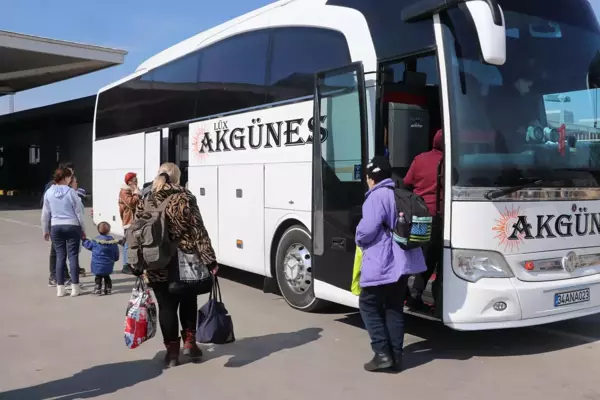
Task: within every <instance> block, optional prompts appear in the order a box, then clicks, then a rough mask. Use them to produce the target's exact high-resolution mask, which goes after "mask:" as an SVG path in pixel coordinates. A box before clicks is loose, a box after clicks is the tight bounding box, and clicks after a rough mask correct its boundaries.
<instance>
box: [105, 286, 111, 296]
mask: <svg viewBox="0 0 600 400" xmlns="http://www.w3.org/2000/svg"><path fill="white" fill-rule="evenodd" d="M111 293H112V288H109V287H107V288H104V294H105V295H109V294H111Z"/></svg>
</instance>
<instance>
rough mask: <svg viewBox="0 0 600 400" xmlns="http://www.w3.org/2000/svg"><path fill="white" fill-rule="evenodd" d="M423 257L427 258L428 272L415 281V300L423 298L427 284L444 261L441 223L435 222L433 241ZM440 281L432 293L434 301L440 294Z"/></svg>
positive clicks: (413, 287)
mask: <svg viewBox="0 0 600 400" xmlns="http://www.w3.org/2000/svg"><path fill="white" fill-rule="evenodd" d="M423 255H424V256H425V264H427V270H426V271H425V272H422V273H420V274H418V275H415V281H414V282H413V286H412V290H411V294H412V296H413V297H414V298H419V299H420V298H421V297H422V296H423V292H424V291H425V289H426V288H427V283H428V282H429V279H431V275H433V273H434V272H435V270H436V268H437V266H438V264H439V263H440V261H441V259H442V232H441V223H439V222H436V220H434V223H433V229H432V235H431V241H430V242H429V244H428V245H427V247H426V248H424V249H423ZM439 282H441V280H440V279H437V278H436V280H435V281H434V282H433V287H432V292H433V295H434V299H435V297H436V296H437V293H438V286H439Z"/></svg>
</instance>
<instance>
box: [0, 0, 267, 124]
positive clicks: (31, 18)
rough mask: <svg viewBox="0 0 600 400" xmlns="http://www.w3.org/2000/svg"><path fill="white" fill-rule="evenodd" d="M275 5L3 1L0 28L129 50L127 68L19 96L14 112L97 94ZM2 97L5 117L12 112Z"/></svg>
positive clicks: (187, 0) (204, 0)
mask: <svg viewBox="0 0 600 400" xmlns="http://www.w3.org/2000/svg"><path fill="white" fill-rule="evenodd" d="M271 2H272V0H224V1H216V2H215V1H208V0H145V1H143V2H141V1H131V0H103V1H90V0H54V1H49V0H14V1H2V6H1V9H2V11H1V12H0V29H2V30H6V31H13V32H19V33H26V34H30V35H36V36H46V37H50V38H53V39H61V40H69V41H75V42H82V43H88V44H95V45H99V46H107V47H114V48H118V49H122V50H126V51H128V52H129V54H128V55H127V56H126V57H125V64H123V65H121V66H118V67H114V68H109V69H107V70H104V71H99V72H96V73H93V74H90V75H87V76H82V77H79V78H75V79H71V80H68V81H64V82H59V83H56V84H53V85H48V86H45V87H41V88H37V89H32V90H29V91H25V92H21V93H18V94H17V95H16V96H15V110H16V111H19V110H24V109H28V108H33V107H39V106H43V105H47V104H52V103H57V102H61V101H66V100H71V99H75V98H78V97H84V96H88V95H91V94H95V93H96V92H97V91H98V89H99V88H101V87H102V86H104V85H106V84H108V83H111V82H113V81H116V80H118V79H120V78H122V77H123V76H125V75H127V74H129V73H131V72H133V71H135V69H136V68H137V66H138V65H139V64H140V63H141V62H142V61H144V60H145V59H147V58H148V57H150V56H152V55H153V54H156V53H158V52H159V51H161V50H163V49H165V48H167V47H170V46H172V45H174V44H176V43H178V42H180V41H182V40H184V39H186V38H188V37H190V36H193V35H195V34H197V33H200V32H202V31H204V30H206V29H208V28H211V27H213V26H215V25H218V24H219V23H221V22H224V21H227V20H229V19H231V18H234V17H236V16H238V15H241V14H244V13H245V12H248V11H251V10H254V9H256V8H259V7H262V6H264V5H266V4H269V3H271ZM7 99H8V98H7V97H6V96H4V97H0V114H4V113H6V112H8V100H7Z"/></svg>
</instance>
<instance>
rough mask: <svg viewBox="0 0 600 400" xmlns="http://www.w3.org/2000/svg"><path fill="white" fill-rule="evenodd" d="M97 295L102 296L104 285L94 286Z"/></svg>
mask: <svg viewBox="0 0 600 400" xmlns="http://www.w3.org/2000/svg"><path fill="white" fill-rule="evenodd" d="M93 293H94V294H95V295H101V294H102V285H96V286H94V292H93Z"/></svg>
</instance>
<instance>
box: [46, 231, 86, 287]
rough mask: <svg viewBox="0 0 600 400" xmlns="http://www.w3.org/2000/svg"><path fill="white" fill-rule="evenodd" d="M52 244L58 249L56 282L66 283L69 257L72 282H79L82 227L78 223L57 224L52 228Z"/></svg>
mask: <svg viewBox="0 0 600 400" xmlns="http://www.w3.org/2000/svg"><path fill="white" fill-rule="evenodd" d="M50 237H51V238H52V245H53V246H54V249H55V250H56V283H57V284H58V285H64V284H65V274H64V271H65V269H66V268H67V257H68V258H69V267H70V268H71V282H72V283H74V284H78V283H79V246H80V243H81V227H80V226H78V225H77V226H76V225H56V226H53V227H52V228H51V229H50Z"/></svg>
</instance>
